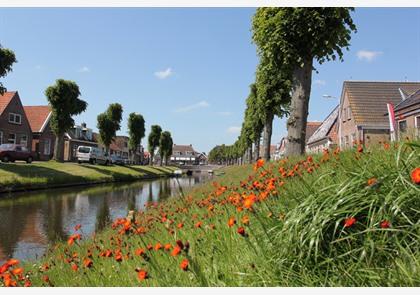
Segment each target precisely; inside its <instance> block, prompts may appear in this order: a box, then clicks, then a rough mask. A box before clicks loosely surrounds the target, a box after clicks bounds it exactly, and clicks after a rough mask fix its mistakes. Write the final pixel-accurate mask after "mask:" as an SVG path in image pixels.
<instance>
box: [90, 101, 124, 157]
mask: <svg viewBox="0 0 420 295" xmlns="http://www.w3.org/2000/svg"><path fill="white" fill-rule="evenodd" d="M122 113H123V108H122V106H121V104H119V103H113V104H110V105H109V106H108V108H107V110H106V111H105V112H104V113H102V114H99V115H98V117H97V125H96V127H98V131H99V140H100V141H101V142H102V143H103V144H104V146H105V148H106V152H108V150H109V146H110V144H111V143H112V142H113V141H114V139H115V137H116V136H117V131H118V130H120V129H121V120H122Z"/></svg>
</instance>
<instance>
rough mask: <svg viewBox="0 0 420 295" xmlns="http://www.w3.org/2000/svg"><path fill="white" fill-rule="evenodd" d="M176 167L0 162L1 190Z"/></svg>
mask: <svg viewBox="0 0 420 295" xmlns="http://www.w3.org/2000/svg"><path fill="white" fill-rule="evenodd" d="M175 170H178V168H176V167H166V166H162V167H161V166H134V165H130V166H118V165H108V166H104V165H91V164H81V165H79V164H75V163H58V162H54V161H49V162H33V163H31V164H27V163H25V162H15V163H1V162H0V193H6V192H12V191H24V190H33V189H42V188H53V187H61V186H71V185H84V184H95V183H108V182H116V181H132V180H139V179H149V178H156V177H164V176H168V175H172V174H173V172H174V171H175Z"/></svg>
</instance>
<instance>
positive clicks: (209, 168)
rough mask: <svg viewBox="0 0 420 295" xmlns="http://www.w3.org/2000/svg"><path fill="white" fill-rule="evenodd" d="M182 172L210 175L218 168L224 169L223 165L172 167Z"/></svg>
mask: <svg viewBox="0 0 420 295" xmlns="http://www.w3.org/2000/svg"><path fill="white" fill-rule="evenodd" d="M174 166H176V167H178V168H179V169H182V170H191V171H192V172H193V173H194V174H195V173H211V172H213V171H216V170H218V169H220V168H223V167H225V165H174Z"/></svg>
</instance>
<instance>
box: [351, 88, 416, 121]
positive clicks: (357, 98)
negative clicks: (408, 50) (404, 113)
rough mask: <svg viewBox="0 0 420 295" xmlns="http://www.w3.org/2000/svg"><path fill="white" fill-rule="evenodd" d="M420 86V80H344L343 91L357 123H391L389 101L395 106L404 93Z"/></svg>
mask: <svg viewBox="0 0 420 295" xmlns="http://www.w3.org/2000/svg"><path fill="white" fill-rule="evenodd" d="M419 88H420V82H358V81H344V85H343V92H347V95H348V99H349V104H350V107H351V110H352V115H353V118H354V120H355V124H356V125H389V120H388V117H386V116H384V114H387V113H388V109H387V103H391V104H392V105H393V106H395V105H397V104H399V103H400V102H401V101H402V99H403V98H402V95H401V92H402V93H404V95H407V94H412V93H414V92H415V91H417V90H418V89H419Z"/></svg>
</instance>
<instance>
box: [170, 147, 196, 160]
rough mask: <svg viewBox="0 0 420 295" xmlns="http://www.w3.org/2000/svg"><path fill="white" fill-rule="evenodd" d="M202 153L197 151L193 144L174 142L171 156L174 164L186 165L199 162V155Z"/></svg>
mask: <svg viewBox="0 0 420 295" xmlns="http://www.w3.org/2000/svg"><path fill="white" fill-rule="evenodd" d="M199 155H200V153H198V152H196V151H195V150H194V148H193V146H192V145H191V144H190V145H177V144H174V146H173V147H172V155H171V157H170V161H171V163H172V164H175V165H176V164H181V163H184V164H186V165H197V164H199V163H198V159H199V158H198V156H199Z"/></svg>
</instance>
